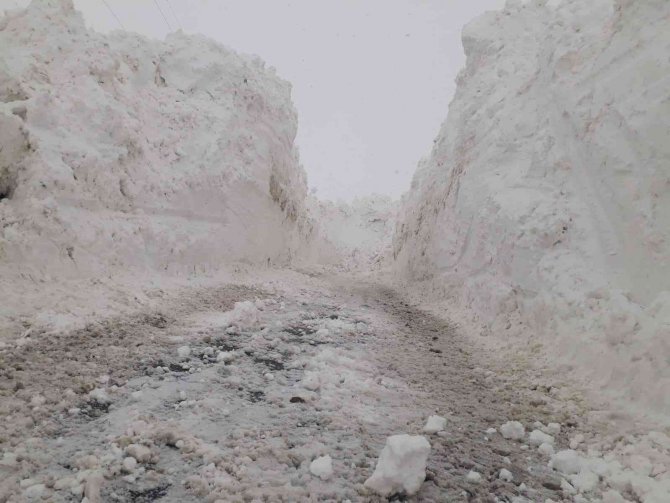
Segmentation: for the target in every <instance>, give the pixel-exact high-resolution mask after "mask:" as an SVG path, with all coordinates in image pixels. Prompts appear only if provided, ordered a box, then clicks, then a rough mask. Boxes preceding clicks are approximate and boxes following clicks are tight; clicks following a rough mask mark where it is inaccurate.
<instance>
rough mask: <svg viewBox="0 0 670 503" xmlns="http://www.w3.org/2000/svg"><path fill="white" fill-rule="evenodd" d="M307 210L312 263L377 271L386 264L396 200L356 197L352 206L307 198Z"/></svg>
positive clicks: (392, 230)
mask: <svg viewBox="0 0 670 503" xmlns="http://www.w3.org/2000/svg"><path fill="white" fill-rule="evenodd" d="M307 207H308V210H309V214H310V216H311V217H312V218H313V220H314V222H315V223H316V224H315V226H314V227H313V228H314V239H313V240H312V245H311V246H310V248H309V249H310V251H311V253H312V255H313V256H315V257H318V260H315V261H317V262H319V263H320V264H322V265H333V266H335V267H337V268H339V269H342V270H347V271H353V270H358V271H363V270H365V271H377V270H379V269H380V268H382V267H384V266H386V265H387V263H388V259H389V257H390V255H391V242H392V239H393V232H394V230H395V219H396V213H397V208H398V202H397V201H395V200H393V199H391V198H390V197H388V196H382V195H373V196H368V197H362V198H357V199H355V200H354V201H352V202H351V203H345V202H341V201H340V202H332V201H320V200H318V199H316V198H314V197H311V196H310V197H308V198H307ZM317 250H318V253H316V252H317Z"/></svg>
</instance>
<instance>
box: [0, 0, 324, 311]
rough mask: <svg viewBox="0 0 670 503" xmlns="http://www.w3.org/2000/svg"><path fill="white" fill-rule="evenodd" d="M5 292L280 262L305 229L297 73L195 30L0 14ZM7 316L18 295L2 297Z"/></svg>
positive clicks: (60, 1)
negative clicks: (294, 86) (292, 77)
mask: <svg viewBox="0 0 670 503" xmlns="http://www.w3.org/2000/svg"><path fill="white" fill-rule="evenodd" d="M0 48H1V49H0V222H1V225H0V276H1V277H2V278H3V281H2V287H0V296H2V298H3V299H10V298H11V299H13V300H16V302H17V303H19V302H20V300H17V299H18V297H17V295H19V294H20V291H21V288H20V285H21V284H23V283H25V282H35V283H36V284H39V283H40V282H42V281H44V280H45V278H46V279H47V280H48V279H49V278H52V279H53V278H98V277H103V276H108V275H113V274H116V273H118V272H119V271H124V272H125V273H127V272H128V271H132V270H133V269H137V270H143V271H146V270H150V271H156V272H158V271H160V272H167V273H168V274H169V273H173V272H175V271H189V270H191V269H193V268H194V267H198V268H199V269H213V268H217V267H219V266H220V265H221V264H226V263H227V264H229V263H232V262H235V261H245V262H248V263H263V264H269V263H273V264H275V263H286V262H288V261H289V260H290V259H291V258H292V256H294V255H295V252H296V249H297V248H298V247H299V246H300V245H301V244H303V243H304V241H305V239H306V236H307V235H308V234H309V233H310V232H311V224H310V220H309V218H308V217H307V214H306V210H305V206H304V204H305V202H304V201H305V196H306V182H305V175H304V172H303V170H302V168H301V167H300V166H299V163H298V158H297V153H296V151H295V148H294V145H293V140H294V137H295V134H296V127H297V118H296V113H295V110H294V108H293V105H292V103H291V100H290V85H289V84H288V83H286V82H284V81H282V80H280V79H279V78H278V77H277V76H276V75H275V72H274V70H273V69H269V68H266V67H265V65H264V63H263V62H262V61H260V60H259V59H258V58H256V57H246V56H240V55H237V54H235V53H233V52H232V51H230V50H228V49H226V48H224V47H222V46H221V45H219V44H217V43H215V42H213V41H212V40H209V39H207V38H204V37H201V36H187V35H184V34H182V33H176V34H172V35H169V36H168V37H167V39H166V40H165V41H164V42H160V41H152V40H147V39H145V38H143V37H141V36H139V35H136V34H132V33H125V32H117V33H113V34H111V35H109V36H105V35H101V34H97V33H95V32H91V31H88V30H87V29H86V28H85V26H84V22H83V20H82V18H81V16H80V14H79V13H77V12H76V11H75V10H74V8H73V5H72V2H71V1H70V0H34V1H33V2H32V4H31V5H30V6H29V7H28V8H27V9H25V10H13V11H9V12H7V13H6V15H5V17H3V18H1V19H0ZM4 304H5V305H4V309H5V313H10V314H11V312H12V309H13V308H14V307H16V306H14V307H12V305H11V304H12V303H10V302H7V303H4Z"/></svg>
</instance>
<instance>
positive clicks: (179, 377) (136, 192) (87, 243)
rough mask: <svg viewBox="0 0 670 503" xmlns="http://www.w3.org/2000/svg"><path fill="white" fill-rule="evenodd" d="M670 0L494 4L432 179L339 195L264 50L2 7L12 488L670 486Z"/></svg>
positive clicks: (291, 496) (574, 490) (557, 498)
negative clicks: (327, 183) (397, 195)
mask: <svg viewBox="0 0 670 503" xmlns="http://www.w3.org/2000/svg"><path fill="white" fill-rule="evenodd" d="M669 20H670V10H669V4H668V3H667V2H665V1H664V0H643V1H638V2H630V1H624V0H593V1H588V2H586V1H581V0H548V1H545V0H528V1H524V0H515V1H511V0H510V1H508V2H507V6H506V7H505V9H504V10H503V11H501V12H495V13H487V14H485V15H484V16H482V17H481V18H479V19H477V20H475V21H473V22H472V23H471V24H470V25H468V26H467V27H466V28H465V30H464V34H463V41H464V46H465V50H466V53H467V56H468V63H467V67H466V68H465V69H464V70H463V72H462V73H461V75H460V77H459V87H458V92H457V95H456V98H455V100H454V102H453V103H452V105H451V108H450V113H449V117H448V119H447V121H446V123H445V125H444V126H443V128H442V131H441V132H440V134H439V136H438V138H437V139H436V142H435V147H434V150H433V152H432V154H431V155H430V157H429V158H427V159H426V160H424V161H423V162H422V164H421V166H420V169H419V170H418V172H417V174H416V177H415V180H414V183H413V185H412V188H411V190H410V191H409V193H408V194H407V195H406V196H405V197H404V199H403V200H402V201H401V202H400V204H398V203H397V202H393V201H390V200H388V199H386V198H384V197H378V196H374V197H370V198H367V199H362V200H358V201H355V202H353V203H351V204H345V203H329V202H323V201H318V200H316V199H314V198H313V197H311V196H308V195H307V185H306V181H305V175H304V172H303V170H302V168H301V167H300V165H299V162H298V156H297V153H296V152H295V149H294V146H293V139H294V136H295V131H296V127H297V118H296V114H295V112H294V109H293V106H292V104H291V101H290V86H289V84H287V83H285V82H283V81H281V80H280V79H279V78H278V77H277V76H276V75H275V74H274V71H273V70H272V69H271V68H267V67H266V66H265V65H264V63H263V62H261V61H260V60H259V59H258V58H253V57H246V56H240V55H237V54H235V53H234V52H232V51H230V50H228V49H226V48H224V47H222V46H220V45H219V44H217V43H215V42H213V41H211V40H208V39H206V38H203V37H199V36H187V35H185V34H182V33H176V34H172V35H170V36H168V37H167V39H166V40H165V41H164V42H159V41H151V40H146V39H144V38H142V37H140V36H138V35H133V34H129V33H121V32H119V33H113V34H111V35H109V36H103V35H100V34H96V33H93V32H90V31H88V30H87V29H86V28H85V26H84V24H83V21H82V19H81V17H80V16H79V14H78V13H76V12H75V11H74V9H73V8H72V3H71V2H70V1H69V0H35V1H33V2H32V4H31V5H30V7H29V8H27V9H16V10H12V11H10V12H8V13H7V15H6V16H5V17H3V18H0V147H1V148H0V224H1V225H0V278H2V280H1V281H0V296H1V299H2V301H1V302H0V502H12V503H14V502H24V501H28V502H30V501H55V502H86V503H98V502H107V501H112V502H113V501H118V502H126V501H129V502H151V501H179V502H190V501H193V502H196V501H208V502H229V501H231V502H238V501H239V502H256V501H339V502H346V501H350V502H358V501H361V502H364V501H388V500H392V501H396V500H397V501H435V502H438V501H439V502H442V501H449V502H451V501H454V502H457V501H482V502H484V501H486V502H506V503H512V502H513V503H525V502H543V503H551V502H554V503H557V502H575V503H586V502H594V503H595V502H603V503H626V502H629V503H640V502H641V503H667V502H669V501H670V437H669V436H668V435H669V433H670V430H668V427H670V423H669V421H668V417H670V416H668V412H670V408H669V407H670V401H669V400H670V399H669V397H670V394H668V392H667V390H668V386H669V385H670V364H669V363H668V361H669V359H670V352H669V351H670V349H669V348H670V346H668V340H670V332H669V331H668V330H669V328H668V327H670V303H669V299H670V295H669V294H668V292H667V286H668V284H670V281H669V280H670V277H669V276H668V239H669V238H670V236H669V235H668V231H669V229H670V221H668V214H669V212H670V207H669V206H668V198H667V194H668V193H670V187H669V185H668V184H669V183H670V182H669V180H670V179H669V178H668V171H667V166H668V162H669V161H670V151H669V150H668V145H669V143H668V142H667V141H665V140H666V138H667V136H668V127H667V126H668V122H667V120H668V119H667V118H668V116H669V115H668V112H669V111H670V110H668V104H669V103H670V96H669V95H668V93H669V89H670V86H668V83H670V81H668V75H669V73H668V70H669V69H670V68H669V66H668V65H670V60H668V58H667V54H668V49H669V48H670V38H669V37H670V30H668V29H667V26H668V22H669Z"/></svg>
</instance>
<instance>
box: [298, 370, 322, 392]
mask: <svg viewBox="0 0 670 503" xmlns="http://www.w3.org/2000/svg"><path fill="white" fill-rule="evenodd" d="M302 385H303V387H304V388H305V389H308V390H310V391H318V389H319V388H320V387H321V376H320V374H319V372H315V371H308V372H305V376H304V377H303V379H302Z"/></svg>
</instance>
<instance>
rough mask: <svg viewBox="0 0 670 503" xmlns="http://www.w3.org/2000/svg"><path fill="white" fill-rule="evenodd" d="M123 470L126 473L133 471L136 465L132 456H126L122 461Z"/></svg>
mask: <svg viewBox="0 0 670 503" xmlns="http://www.w3.org/2000/svg"><path fill="white" fill-rule="evenodd" d="M122 467H123V471H124V472H126V473H133V472H134V471H135V468H136V467H137V460H136V459H135V458H133V457H130V456H128V457H127V458H125V459H124V460H123V463H122Z"/></svg>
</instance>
